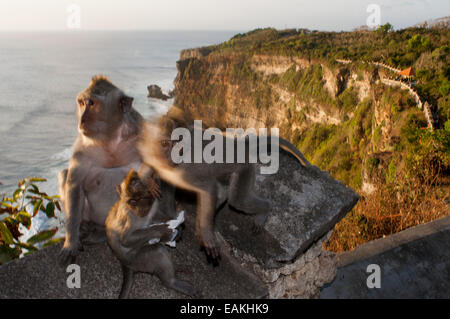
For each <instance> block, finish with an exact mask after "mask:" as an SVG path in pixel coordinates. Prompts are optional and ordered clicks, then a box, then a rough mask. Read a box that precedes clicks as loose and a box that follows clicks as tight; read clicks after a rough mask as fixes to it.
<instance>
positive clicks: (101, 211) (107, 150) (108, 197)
mask: <svg viewBox="0 0 450 319" xmlns="http://www.w3.org/2000/svg"><path fill="white" fill-rule="evenodd" d="M76 101H77V112H76V113H77V119H78V135H77V138H76V140H75V143H74V146H73V153H72V157H71V158H70V161H69V167H68V169H65V170H62V171H61V172H59V174H58V186H59V194H60V197H61V201H62V204H63V208H64V211H65V215H66V236H65V241H64V244H63V247H62V249H61V252H60V254H59V263H60V264H61V265H67V264H69V263H72V262H73V261H74V259H75V257H76V255H77V253H78V251H79V250H81V248H82V244H83V243H96V242H99V241H106V234H105V229H104V225H105V220H106V217H107V215H108V212H109V210H110V208H111V207H112V205H113V204H114V203H115V202H116V201H117V200H118V198H119V197H118V195H117V193H116V192H115V189H114V185H117V184H119V183H120V182H121V181H122V180H123V179H124V178H125V176H126V175H127V173H128V171H129V169H130V168H134V169H136V170H138V169H139V168H140V167H141V162H142V161H141V159H140V155H139V153H138V151H137V148H136V142H137V139H138V134H139V131H140V129H141V125H142V122H143V117H142V116H141V115H140V114H139V112H138V111H136V110H135V109H134V107H133V106H132V103H133V98H132V97H130V96H128V95H126V94H125V93H124V92H123V91H122V90H120V89H119V88H117V87H116V86H115V85H114V84H112V83H111V81H110V80H109V79H108V78H107V77H105V76H102V75H97V76H94V77H93V78H92V80H91V82H90V84H89V86H88V88H86V89H85V90H84V91H82V92H80V93H79V94H78V96H77V98H76ZM146 174H147V173H146ZM82 241H83V243H82Z"/></svg>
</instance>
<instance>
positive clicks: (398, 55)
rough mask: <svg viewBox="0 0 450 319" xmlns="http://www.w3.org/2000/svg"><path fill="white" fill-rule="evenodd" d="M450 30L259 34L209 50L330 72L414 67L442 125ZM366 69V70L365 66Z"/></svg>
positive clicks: (447, 103)
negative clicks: (340, 66)
mask: <svg viewBox="0 0 450 319" xmlns="http://www.w3.org/2000/svg"><path fill="white" fill-rule="evenodd" d="M449 39H450V29H449V28H419V27H414V28H407V29H403V30H398V31H393V30H392V25H390V24H389V23H387V24H385V25H383V26H381V27H380V28H379V29H378V30H376V31H354V32H317V31H310V30H306V29H298V30H295V29H291V30H275V29H273V28H267V29H256V30H253V31H250V32H248V33H245V34H238V35H236V36H234V37H233V38H232V39H230V40H229V41H227V42H225V43H223V44H221V45H217V46H213V47H211V49H212V54H217V55H222V54H227V53H233V54H236V53H242V52H245V54H249V55H250V56H251V55H254V54H266V55H279V56H295V57H301V58H305V59H308V60H310V61H314V60H320V61H322V62H325V63H326V64H327V65H328V66H329V67H330V68H334V67H337V64H336V62H335V61H336V59H349V60H352V61H378V62H383V63H386V64H388V65H391V66H393V67H397V68H400V69H403V68H407V67H410V66H412V67H414V68H415V69H416V75H417V90H418V92H419V94H420V95H421V96H423V97H424V98H425V99H426V100H427V101H429V102H430V103H431V104H432V105H433V106H435V107H438V111H439V115H440V117H441V119H442V120H443V122H445V121H447V120H448V119H449V116H450V114H449V112H450V111H449V109H450V97H449V94H450V93H449V90H450V82H449V79H450V54H449V53H450V45H449ZM366 68H368V66H366Z"/></svg>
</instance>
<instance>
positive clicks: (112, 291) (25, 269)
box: [0, 152, 358, 298]
mask: <svg viewBox="0 0 450 319" xmlns="http://www.w3.org/2000/svg"><path fill="white" fill-rule="evenodd" d="M258 172H259V170H258ZM256 191H257V193H258V194H260V195H262V196H264V197H265V198H268V199H270V200H271V202H272V209H271V212H270V216H269V218H268V220H267V223H266V224H265V226H264V228H263V229H262V230H261V231H260V232H259V233H257V234H255V233H254V232H252V226H253V218H252V217H251V216H248V215H245V214H241V213H237V212H235V211H232V210H231V209H229V208H228V206H227V205H224V207H223V208H222V209H221V210H219V211H218V212H217V216H216V231H217V235H218V238H219V239H221V242H222V259H221V261H220V263H219V266H218V267H212V266H211V265H210V264H208V263H207V261H206V258H205V255H204V253H203V252H201V251H200V250H199V245H198V242H197V240H196V238H195V236H194V228H195V217H196V213H195V211H196V197H195V196H194V195H193V194H190V193H187V192H182V191H180V192H178V194H177V199H178V200H179V208H180V209H184V210H185V213H186V215H185V216H186V221H185V229H184V230H183V231H182V233H181V235H182V238H181V241H180V242H178V244H177V248H176V249H170V252H171V255H172V258H173V261H174V263H176V264H181V265H184V266H185V268H186V269H189V270H190V273H182V274H180V275H179V277H180V278H181V279H183V280H187V281H189V282H191V283H192V284H193V285H194V286H195V287H196V289H197V290H198V291H199V292H200V294H201V296H202V297H205V298H263V297H270V298H314V297H318V295H319V291H320V288H321V287H322V286H323V285H324V284H326V283H328V282H330V281H332V280H333V278H334V276H335V274H336V271H337V268H336V258H335V255H334V254H333V253H330V252H327V251H323V250H322V244H323V243H324V242H325V241H326V240H327V239H328V238H329V236H330V235H331V233H332V229H333V227H334V225H335V223H336V222H338V221H339V220H340V219H341V218H342V217H344V216H345V214H346V213H347V212H348V211H350V210H351V209H352V207H353V206H354V205H355V204H356V202H357V200H358V195H357V194H356V193H354V192H353V191H352V190H351V189H349V188H347V187H346V186H345V185H344V184H343V183H341V182H338V181H336V180H334V179H333V178H331V177H330V176H329V174H328V173H326V172H322V171H320V170H319V169H318V168H317V167H311V168H304V167H302V166H301V165H300V164H299V163H298V162H297V160H296V159H295V158H294V157H292V156H290V155H289V154H287V153H283V152H281V153H280V169H279V171H278V173H276V174H274V175H257V178H256ZM59 249H60V245H56V246H51V247H48V248H45V249H43V250H41V251H38V252H36V253H34V254H32V255H30V256H27V257H25V258H22V259H19V260H14V261H12V262H10V263H7V264H5V265H3V266H2V267H0V282H1V283H2V284H1V285H0V298H117V296H118V292H119V290H120V285H121V281H122V274H121V271H120V265H119V262H118V261H117V260H116V259H115V258H114V256H113V254H112V253H111V250H110V249H109V248H108V247H107V245H106V244H101V245H96V246H91V247H86V248H85V250H84V251H83V252H81V253H80V256H79V257H78V259H77V264H78V265H80V267H81V278H82V279H81V281H82V282H81V288H80V289H69V288H67V286H66V280H67V276H68V275H69V274H68V273H66V272H65V269H62V268H60V267H59V266H57V255H58V252H59ZM130 297H131V298H185V296H184V295H181V294H179V293H177V292H175V291H173V290H170V289H167V288H165V287H163V286H162V285H161V283H160V281H159V280H158V279H157V278H156V277H153V276H150V275H148V274H139V275H137V276H136V277H135V283H134V286H133V289H132V292H131V296H130Z"/></svg>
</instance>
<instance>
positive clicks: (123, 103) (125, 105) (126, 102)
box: [119, 94, 134, 113]
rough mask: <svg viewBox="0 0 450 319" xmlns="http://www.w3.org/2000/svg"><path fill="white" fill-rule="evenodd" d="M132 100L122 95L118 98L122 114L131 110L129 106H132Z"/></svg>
mask: <svg viewBox="0 0 450 319" xmlns="http://www.w3.org/2000/svg"><path fill="white" fill-rule="evenodd" d="M133 100H134V99H133V98H132V97H131V96H128V95H125V94H124V95H122V96H121V97H120V101H119V106H120V108H121V110H122V112H123V113H126V112H128V111H129V110H130V109H131V105H132V104H133Z"/></svg>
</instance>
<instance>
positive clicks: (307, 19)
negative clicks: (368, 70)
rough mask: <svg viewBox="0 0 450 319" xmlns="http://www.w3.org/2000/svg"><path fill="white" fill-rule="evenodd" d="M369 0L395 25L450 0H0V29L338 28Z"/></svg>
mask: <svg viewBox="0 0 450 319" xmlns="http://www.w3.org/2000/svg"><path fill="white" fill-rule="evenodd" d="M72 4H76V7H73V6H71V5H72ZM370 4H377V5H378V6H379V8H380V23H381V24H384V23H386V22H390V23H391V24H392V25H393V26H394V28H395V29H399V28H405V27H408V26H411V25H413V24H416V23H419V22H423V21H425V20H428V19H432V18H433V19H434V18H440V17H444V16H449V15H450V0H275V1H273V0H272V1H268V0H225V1H224V0H95V1H94V0H72V1H70V0H1V2H0V31H43V30H51V31H56V30H61V31H62V30H68V29H69V27H70V28H73V27H74V26H75V27H77V28H78V27H79V29H80V30H239V31H247V30H252V29H255V28H262V27H275V28H277V29H284V28H308V29H311V30H328V31H341V30H352V29H353V28H355V27H359V26H361V25H364V24H366V21H367V18H368V17H369V16H370V14H371V12H367V8H368V6H369V5H370ZM74 8H75V9H74ZM78 9H79V15H78V13H77V12H78ZM78 17H79V18H78ZM78 22H79V23H78Z"/></svg>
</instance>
